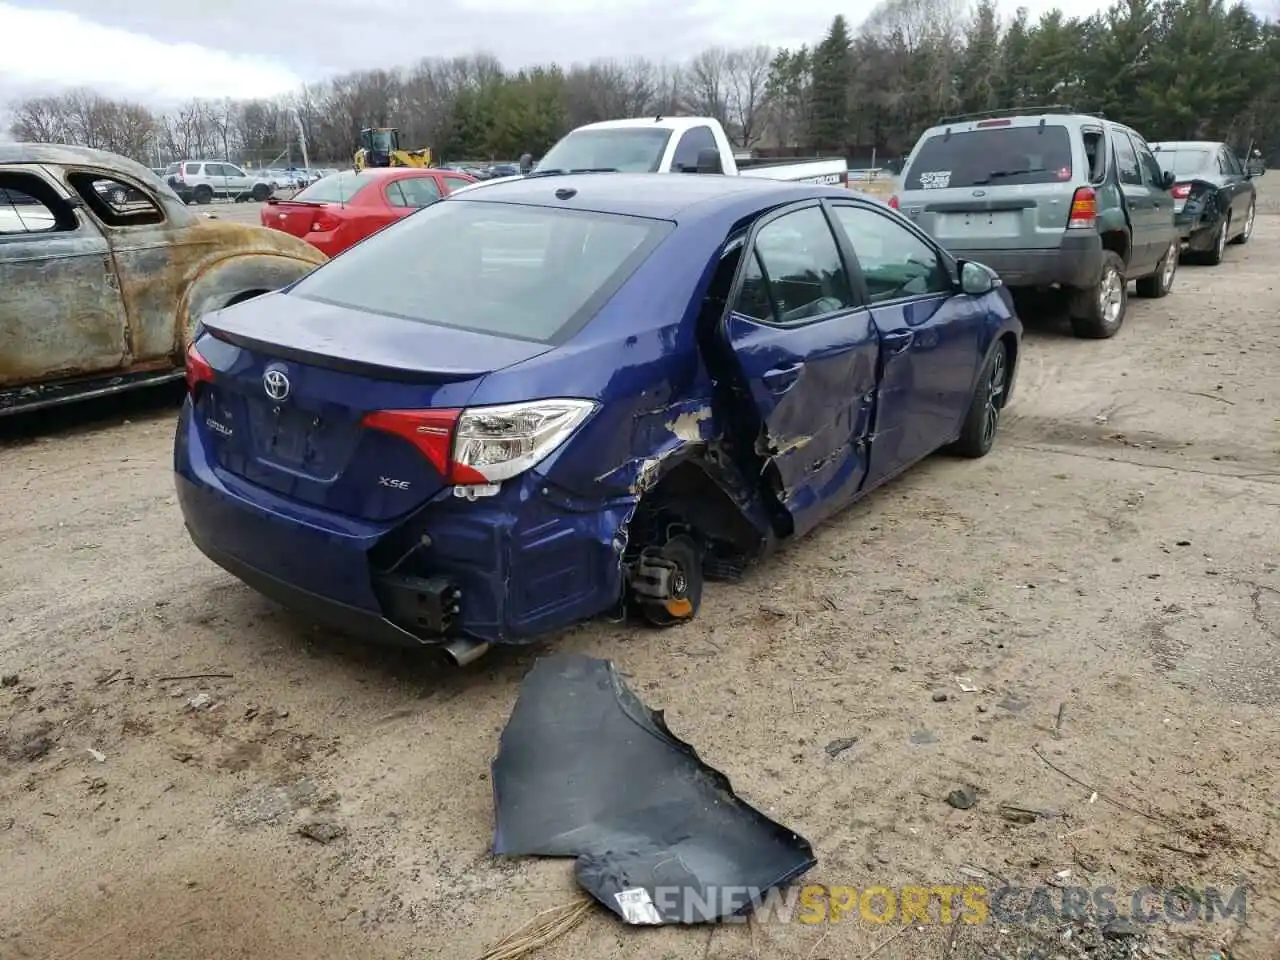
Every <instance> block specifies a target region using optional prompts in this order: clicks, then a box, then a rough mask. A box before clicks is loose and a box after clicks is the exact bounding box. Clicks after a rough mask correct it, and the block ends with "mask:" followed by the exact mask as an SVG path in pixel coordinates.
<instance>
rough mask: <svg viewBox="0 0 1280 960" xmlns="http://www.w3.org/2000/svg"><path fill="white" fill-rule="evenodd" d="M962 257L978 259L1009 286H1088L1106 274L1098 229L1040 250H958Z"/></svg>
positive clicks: (953, 251) (1066, 238)
mask: <svg viewBox="0 0 1280 960" xmlns="http://www.w3.org/2000/svg"><path fill="white" fill-rule="evenodd" d="M951 253H952V254H953V255H954V256H955V257H957V258H959V259H961V260H977V261H978V262H979V263H984V264H986V265H987V266H988V267H990V268H991V269H992V270H994V271H996V273H998V274H999V275H1000V279H1001V280H1003V281H1004V282H1005V285H1006V286H1009V287H1047V286H1051V285H1053V284H1055V283H1057V284H1062V285H1063V286H1067V287H1083V288H1088V287H1092V286H1094V285H1095V284H1096V283H1097V282H1098V277H1100V276H1101V275H1102V254H1103V248H1102V238H1101V237H1099V236H1098V235H1097V234H1096V233H1081V234H1080V235H1078V236H1077V235H1074V234H1068V235H1066V236H1064V237H1063V238H1062V243H1061V245H1059V246H1057V247H1047V248H1044V249H1039V250H1018V249H1015V250H983V249H972V250H957V249H954V248H953V249H952V250H951Z"/></svg>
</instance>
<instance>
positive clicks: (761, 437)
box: [713, 310, 880, 536]
mask: <svg viewBox="0 0 1280 960" xmlns="http://www.w3.org/2000/svg"><path fill="white" fill-rule="evenodd" d="M722 336H723V338H724V339H725V341H726V343H725V346H727V347H728V348H729V351H728V352H727V353H726V354H723V356H725V357H726V358H728V357H731V358H732V361H729V360H727V359H725V360H721V361H720V365H721V366H723V367H724V369H723V370H720V371H718V373H719V374H720V379H721V381H722V382H723V383H724V384H725V389H724V391H723V393H722V396H721V398H720V404H721V406H722V407H723V416H724V417H725V418H726V419H731V420H733V421H734V428H735V433H736V435H737V436H739V437H742V438H743V439H744V440H746V439H747V438H750V441H751V446H750V449H751V451H752V454H753V456H754V458H755V460H756V462H757V464H758V466H757V470H758V475H759V476H761V477H762V478H766V480H767V483H766V486H767V489H768V495H770V496H771V497H772V498H773V499H774V500H775V501H776V503H777V505H778V506H779V507H780V508H781V510H782V511H783V515H784V517H785V519H784V522H783V524H782V529H780V530H779V531H778V532H779V534H780V535H784V536H785V535H800V534H803V533H805V532H807V531H808V530H810V529H812V528H813V527H815V526H816V525H817V524H818V523H820V522H821V521H822V520H823V519H824V518H826V517H827V516H829V515H830V514H831V513H832V512H834V511H835V510H837V509H839V508H840V506H842V505H844V504H846V503H848V502H850V501H852V500H853V499H854V498H855V497H856V496H857V495H858V493H859V492H860V491H861V489H862V484H863V481H864V479H865V478H866V474H867V467H868V452H869V439H870V434H871V429H872V424H873V414H874V411H875V402H876V389H877V386H878V379H879V377H878V371H879V363H880V342H879V336H878V334H877V331H876V328H875V325H874V323H873V322H872V319H871V315H870V312H869V311H867V310H854V311H850V312H849V313H847V314H845V315H843V316H839V317H834V318H832V319H830V320H826V321H824V322H822V323H819V324H809V325H804V326H799V327H777V326H774V325H769V324H764V323H761V322H759V321H757V320H753V319H752V318H750V317H746V316H743V315H740V314H737V313H730V314H729V316H728V318H727V319H726V321H725V323H724V325H723V333H722ZM713 362H714V361H713Z"/></svg>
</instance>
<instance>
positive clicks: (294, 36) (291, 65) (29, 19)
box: [0, 0, 1102, 105]
mask: <svg viewBox="0 0 1280 960" xmlns="http://www.w3.org/2000/svg"><path fill="white" fill-rule="evenodd" d="M874 5H875V3H874V0H853V2H852V3H849V4H833V3H832V0H782V2H779V0H604V2H600V0H430V2H426V3H413V2H409V3H405V2H403V0H217V2H212V3H197V2H185V3H183V2H174V0H0V38H3V39H0V104H3V103H6V102H11V101H12V100H14V99H16V98H18V97H25V96H30V95H33V94H39V93H48V92H56V91H57V90H58V89H63V88H66V87H70V86H90V87H94V88H96V89H99V90H101V91H102V92H103V93H108V94H116V95H125V96H129V97H132V98H135V99H140V100H144V101H147V102H151V103H154V104H157V105H160V104H161V103H163V102H164V101H169V102H174V101H178V100H184V99H187V98H190V97H195V96H199V97H232V98H242V97H252V96H270V95H272V94H276V93H280V92H284V91H286V90H290V89H293V88H295V87H296V86H297V85H298V84H299V83H300V82H302V81H313V80H318V79H321V78H323V77H326V76H329V75H332V74H334V73H340V72H343V71H346V70H354V69H360V68H370V67H378V66H384V67H385V66H396V65H400V64H409V63H412V62H414V61H416V60H418V59H420V58H422V57H429V56H443V57H450V56H457V55H464V54H468V53H473V52H476V51H478V50H484V51H487V52H489V53H493V54H495V55H496V56H497V57H498V58H499V59H500V60H501V61H502V62H503V63H504V64H506V65H508V66H522V65H526V64H530V63H539V62H543V63H545V62H548V61H556V62H560V63H569V62H572V61H575V60H583V59H591V58H595V57H627V56H636V55H638V56H646V57H651V58H654V59H663V58H668V59H680V58H684V57H687V56H689V55H691V54H693V53H696V52H697V51H698V50H700V49H703V48H705V47H708V46H711V45H714V44H724V45H729V46H741V45H745V44H750V43H767V44H770V45H775V46H777V45H786V46H791V45H796V44H799V43H804V42H812V41H813V40H815V39H817V38H819V37H820V36H821V34H822V32H823V30H824V29H825V28H826V26H827V24H828V23H829V22H830V20H831V18H832V16H833V15H834V14H835V13H836V12H843V13H844V14H845V15H846V16H847V17H849V18H850V20H851V21H852V22H853V23H854V24H855V25H856V24H857V23H858V22H859V21H860V20H861V19H862V18H863V17H865V16H866V15H867V13H868V12H870V10H871V9H872V8H873V7H874ZM1016 5H1017V4H1016V2H1015V0H1007V2H1006V3H1004V4H1002V7H1003V8H1007V10H1008V11H1009V12H1012V10H1013V8H1014V7H1015V6H1016ZM1023 5H1025V6H1027V7H1028V9H1030V11H1031V12H1032V15H1033V17H1034V16H1036V15H1038V14H1039V13H1040V12H1041V11H1043V10H1045V9H1048V8H1050V7H1053V6H1061V7H1062V8H1063V9H1064V10H1065V11H1066V12H1068V13H1071V14H1088V13H1092V12H1093V11H1094V10H1095V9H1097V8H1098V7H1099V6H1101V5H1102V4H1100V3H1099V2H1098V0H1062V2H1061V3H1056V4H1055V3H1053V2H1052V0H1024V4H1023Z"/></svg>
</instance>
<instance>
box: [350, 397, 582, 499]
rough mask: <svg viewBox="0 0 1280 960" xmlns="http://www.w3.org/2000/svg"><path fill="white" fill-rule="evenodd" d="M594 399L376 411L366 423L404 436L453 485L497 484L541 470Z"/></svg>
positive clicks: (372, 428) (368, 416)
mask: <svg viewBox="0 0 1280 960" xmlns="http://www.w3.org/2000/svg"><path fill="white" fill-rule="evenodd" d="M595 408H596V404H595V403H594V402H593V401H591V400H534V401H531V402H529V403H510V404H503V405H502V406H494V407H472V408H470V409H466V410H376V411H374V412H372V413H368V414H366V415H365V417H364V419H363V420H362V421H361V422H362V424H363V425H364V426H365V427H368V428H369V429H371V430H381V431H382V432H384V433H390V434H394V435H395V436H398V437H403V438H404V439H405V440H408V441H409V442H410V443H412V444H413V445H414V446H415V447H417V448H418V450H419V451H420V452H421V453H422V455H423V456H424V457H426V458H427V459H428V460H429V461H430V462H431V465H432V466H434V467H435V468H436V470H437V471H439V473H440V475H441V476H442V477H444V478H445V480H447V481H448V482H449V483H452V484H454V485H458V486H465V485H469V484H494V483H501V482H502V481H503V480H509V479H511V478H512V477H515V476H519V475H520V474H522V473H524V472H525V471H526V470H528V469H530V468H531V467H534V466H537V465H538V464H539V463H541V462H542V461H543V460H545V459H546V458H547V457H549V456H550V455H551V454H552V453H554V452H555V451H556V450H557V449H558V448H559V447H560V445H561V444H563V443H564V442H565V440H567V439H568V438H569V436H570V434H572V433H573V431H574V430H576V429H577V428H578V427H579V426H580V425H581V424H582V422H583V421H584V420H586V419H587V417H588V416H590V414H591V413H592V411H594V410H595Z"/></svg>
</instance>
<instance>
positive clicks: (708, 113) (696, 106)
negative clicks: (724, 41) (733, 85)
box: [683, 47, 732, 123]
mask: <svg viewBox="0 0 1280 960" xmlns="http://www.w3.org/2000/svg"><path fill="white" fill-rule="evenodd" d="M731 56H732V55H731V54H730V52H729V51H728V50H726V49H725V48H724V47H710V48H708V49H706V50H703V51H702V52H701V53H700V54H698V55H697V56H696V57H694V58H693V59H692V60H691V61H690V62H689V67H688V69H687V70H686V71H685V81H686V82H685V88H684V91H683V92H684V101H685V104H686V105H687V106H688V107H689V109H690V110H692V111H693V112H694V113H696V114H698V115H699V116H703V117H714V118H715V119H717V120H719V121H720V122H721V123H727V122H728V120H729V71H730V67H729V61H730V59H731Z"/></svg>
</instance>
